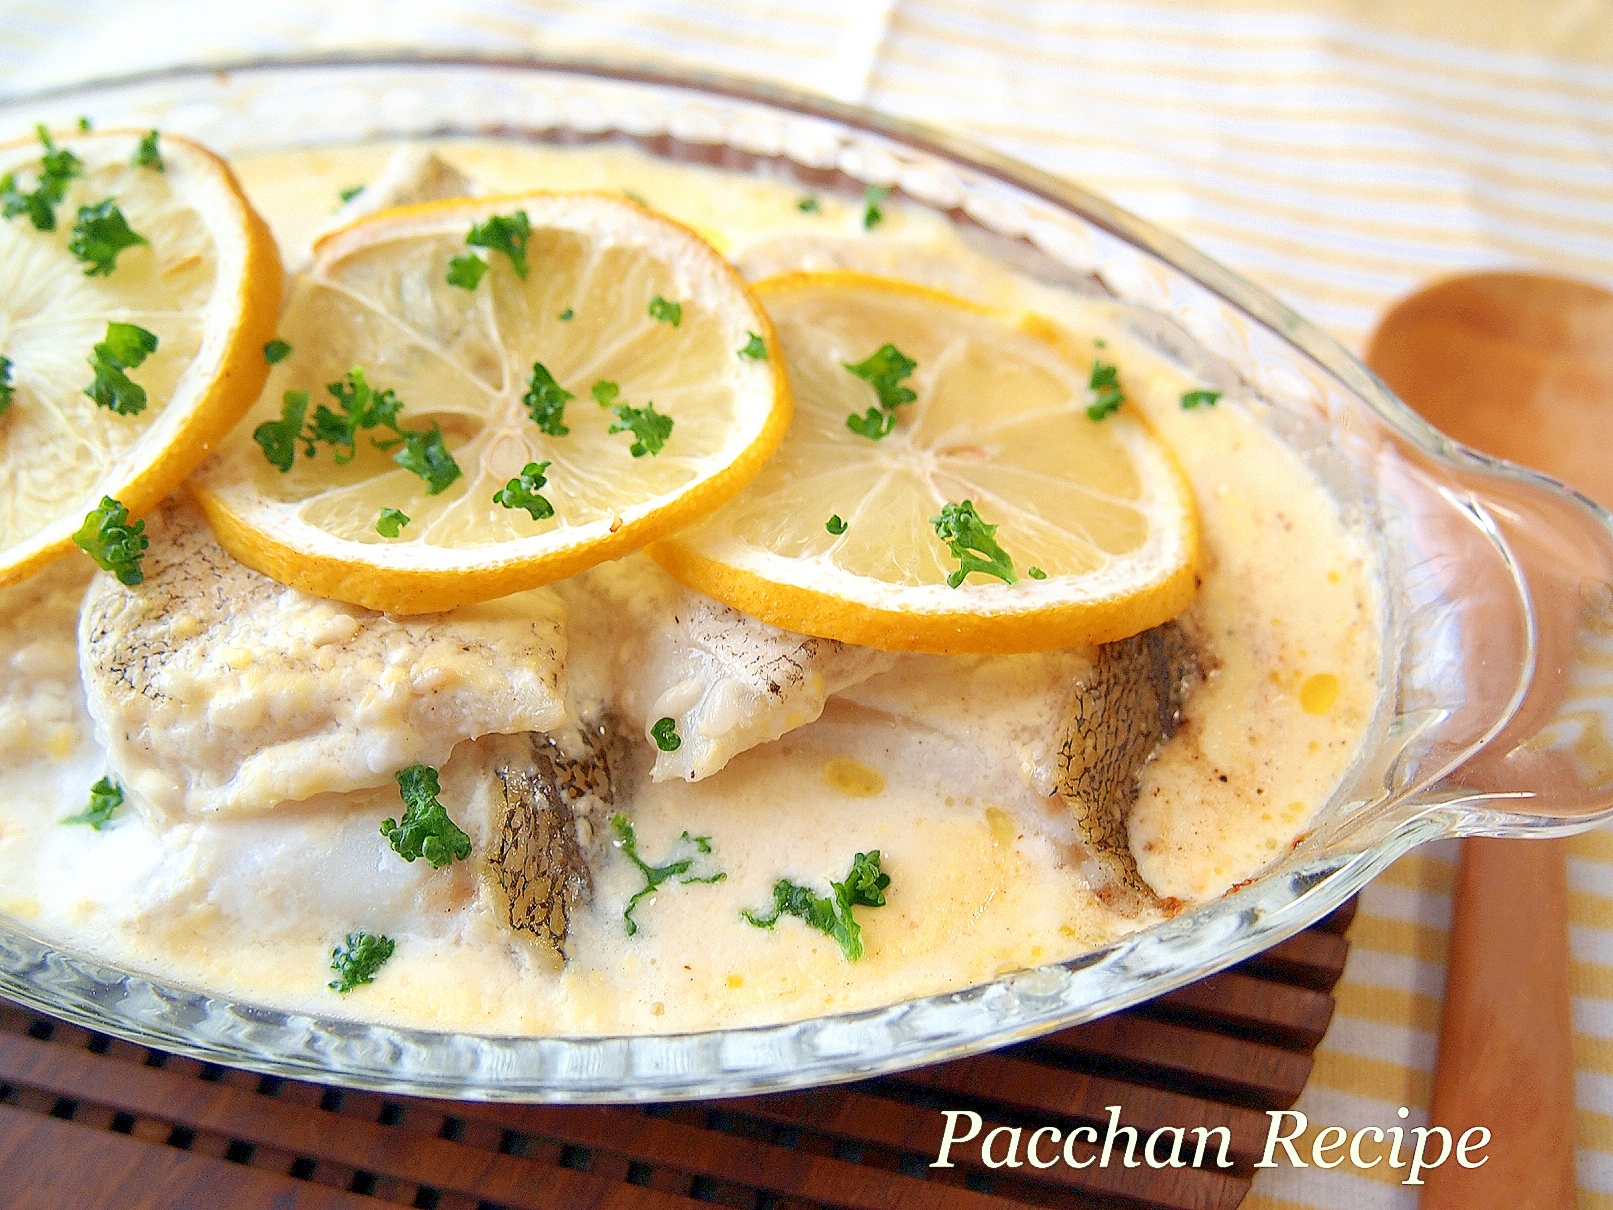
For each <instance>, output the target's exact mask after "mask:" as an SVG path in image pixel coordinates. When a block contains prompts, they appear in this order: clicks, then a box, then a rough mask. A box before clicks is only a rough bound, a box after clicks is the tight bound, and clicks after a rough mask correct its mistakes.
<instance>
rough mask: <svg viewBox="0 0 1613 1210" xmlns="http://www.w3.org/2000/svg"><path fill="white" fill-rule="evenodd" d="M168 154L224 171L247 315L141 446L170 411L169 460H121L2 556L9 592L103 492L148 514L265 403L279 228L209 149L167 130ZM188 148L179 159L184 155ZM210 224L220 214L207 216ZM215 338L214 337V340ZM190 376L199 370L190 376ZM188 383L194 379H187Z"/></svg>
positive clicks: (116, 134) (117, 131) (233, 253)
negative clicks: (195, 386) (213, 366)
mask: <svg viewBox="0 0 1613 1210" xmlns="http://www.w3.org/2000/svg"><path fill="white" fill-rule="evenodd" d="M145 133H146V132H145V131H144V130H136V129H132V128H111V127H109V128H107V129H106V130H98V131H93V132H88V133H70V132H65V131H64V132H59V133H54V134H53V137H54V138H55V139H56V141H57V144H58V145H60V146H66V147H70V146H72V145H75V144H76V145H78V146H84V145H85V144H86V143H88V142H89V141H91V140H104V139H117V138H122V139H130V138H132V139H134V140H135V142H136V143H138V141H139V139H140V138H141V136H143V135H144V134H145ZM162 138H163V149H164V154H165V158H167V159H169V161H170V162H169V165H168V168H167V171H170V172H175V171H184V170H186V169H187V168H188V165H187V164H186V160H187V159H188V158H189V157H195V159H196V161H197V162H199V163H201V164H203V165H205V166H206V167H207V168H208V169H209V170H211V171H212V172H214V173H216V176H215V177H214V182H213V183H214V184H216V185H218V186H220V187H221V189H222V198H221V200H222V201H224V202H225V203H226V205H227V208H228V209H229V210H231V211H232V212H233V213H234V214H235V216H236V217H237V219H238V220H239V222H240V227H239V230H241V231H242V232H243V233H244V235H245V242H244V246H243V247H242V248H241V249H239V250H236V249H234V248H232V246H231V244H230V243H229V242H221V241H220V240H218V239H217V238H216V229H211V228H210V230H213V233H214V235H215V238H214V241H213V242H214V246H215V248H216V249H217V250H218V257H219V263H218V272H219V276H220V278H225V277H226V276H227V271H228V269H229V267H230V265H231V262H232V260H233V259H234V258H236V257H237V256H238V260H239V264H240V269H239V271H238V277H237V280H238V281H239V283H240V286H239V289H238V290H237V291H236V293H235V308H236V309H235V313H236V315H237V316H238V317H240V318H239V319H238V321H237V323H236V324H235V326H234V327H233V328H232V329H231V330H230V331H229V333H228V335H227V336H225V337H224V338H223V339H222V342H221V343H222V345H223V348H222V350H221V351H220V352H219V353H218V354H217V358H218V360H217V366H218V368H217V370H216V371H215V372H214V373H213V374H212V375H211V376H210V377H209V378H208V379H207V380H206V386H205V387H204V388H203V390H202V393H201V396H200V397H199V398H198V399H197V400H196V402H194V403H192V404H189V405H186V404H180V405H179V406H177V407H176V406H175V401H174V400H172V399H170V400H169V401H168V403H167V404H166V405H165V407H164V410H163V415H162V416H160V417H158V419H157V421H156V423H154V424H153V425H152V427H151V429H149V430H147V432H146V433H144V434H142V436H141V438H140V441H139V442H137V443H136V445H135V447H134V449H135V450H139V449H140V447H141V445H144V444H145V443H146V442H147V440H148V438H149V437H150V434H151V433H153V432H156V431H158V430H159V429H160V427H161V425H162V423H163V420H164V418H165V417H167V416H169V415H173V416H175V417H178V420H177V422H176V423H175V425H174V431H173V432H172V433H171V434H170V435H169V436H168V437H167V439H166V440H165V441H163V442H161V445H160V448H161V450H162V453H161V455H160V456H158V457H156V458H153V459H150V460H149V461H146V462H145V464H144V465H138V466H137V468H136V469H133V470H130V469H129V463H130V462H131V461H134V460H133V459H131V458H129V457H128V456H125V457H124V458H121V459H119V460H118V461H117V462H114V463H113V464H112V466H111V467H110V468H109V469H108V470H107V472H106V473H105V474H103V475H102V476H101V477H100V478H99V479H98V480H97V481H96V482H95V483H94V484H93V485H92V486H91V488H89V489H87V490H86V491H85V492H84V495H83V499H82V500H81V502H80V504H79V505H77V506H70V507H69V511H68V512H66V513H64V514H63V515H62V516H60V517H58V518H57V519H56V520H55V521H52V522H51V523H50V524H49V525H47V526H45V527H44V528H43V529H41V530H39V531H38V532H37V533H34V534H32V535H30V536H29V537H28V538H25V539H24V540H23V541H21V542H19V543H17V544H16V545H14V546H12V547H10V548H9V549H7V550H5V551H3V552H0V587H5V586H6V585H9V584H16V583H19V582H21V581H22V580H25V579H27V578H28V577H29V576H31V575H33V574H34V573H35V572H37V571H40V570H41V569H43V568H44V567H46V566H47V565H49V564H50V563H53V562H55V561H56V560H57V559H59V558H62V557H63V556H64V555H67V554H69V553H71V552H72V551H74V550H76V549H77V548H76V547H75V546H74V545H73V533H74V531H75V530H77V529H78V528H79V526H80V525H82V524H83V522H84V514H85V513H87V512H88V511H89V510H90V509H91V508H93V507H94V506H95V504H96V503H97V502H98V501H99V500H100V498H101V497H102V496H103V495H106V496H112V497H114V498H115V499H117V500H119V501H120V502H121V503H122V504H123V505H124V506H125V507H126V508H127V509H128V510H129V513H130V515H131V516H134V517H138V516H140V515H142V514H143V513H145V512H147V511H149V510H150V509H151V508H152V507H154V506H155V505H156V503H157V502H158V501H159V500H161V499H163V498H164V497H165V496H167V495H169V494H170V493H171V492H173V491H174V489H175V488H177V487H178V486H179V485H180V484H181V483H182V482H184V480H185V479H186V478H187V477H188V476H189V475H190V474H191V473H192V472H193V471H195V470H196V468H197V467H198V466H200V465H201V464H202V462H203V461H205V460H206V458H207V456H208V454H210V453H211V452H212V450H213V448H214V447H215V446H216V445H217V444H218V443H219V442H220V441H222V440H223V439H224V437H225V435H226V434H228V433H229V431H230V430H231V429H232V428H234V427H235V424H236V422H237V421H238V420H240V418H241V417H242V416H244V415H245V414H246V413H247V411H248V410H250V408H251V407H252V405H253V404H254V403H255V402H256V401H257V398H258V395H259V393H260V392H261V391H262V390H263V384H264V382H265V381H266V380H267V379H268V376H269V365H268V363H267V362H266V361H264V359H263V345H264V344H265V343H267V342H268V341H270V340H272V339H273V338H274V334H275V326H276V324H277V323H278V321H279V317H280V296H281V290H282V287H283V284H284V279H285V274H284V270H283V269H282V267H281V261H280V249H279V246H278V245H277V244H276V243H275V239H274V236H273V234H272V233H271V232H270V230H269V225H268V223H266V222H265V221H264V220H263V218H262V216H261V215H259V214H258V212H257V211H256V210H255V209H253V207H252V205H251V203H250V202H249V201H248V200H247V198H246V194H245V192H244V191H243V190H242V188H241V185H240V182H239V181H238V180H237V179H236V176H235V173H234V171H233V170H232V169H231V168H230V166H229V164H228V163H227V162H226V161H225V160H223V159H222V158H221V157H219V156H217V155H215V154H213V152H211V151H209V150H208V149H207V148H205V147H203V146H201V144H199V143H194V142H192V141H190V140H189V139H186V138H183V137H181V136H179V135H174V134H168V133H167V132H164V134H163V136H162ZM31 145H37V143H36V140H34V139H31V138H29V139H16V140H12V141H10V142H8V143H5V144H0V157H3V156H5V155H6V154H7V153H8V152H11V151H14V150H16V149H18V148H20V147H24V146H31ZM175 148H179V149H182V150H181V153H180V154H175V151H174V149H175ZM197 213H198V214H201V215H202V217H203V218H204V220H205V219H206V218H207V217H208V214H210V213H211V211H207V212H204V211H202V210H197ZM211 335H212V334H211V333H210V334H209V336H210V337H211ZM213 343H220V342H218V341H217V339H216V338H213V339H208V340H204V341H203V344H202V347H201V348H200V349H199V350H198V351H197V355H196V362H198V363H199V362H201V360H202V358H203V357H204V356H206V355H207V353H208V351H209V349H210V348H211V346H212V344H213ZM186 374H187V376H188V375H189V374H190V371H189V370H187V372H186ZM181 381H182V382H183V381H184V379H181Z"/></svg>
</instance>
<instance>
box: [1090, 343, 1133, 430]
mask: <svg viewBox="0 0 1613 1210" xmlns="http://www.w3.org/2000/svg"><path fill="white" fill-rule="evenodd" d="M1087 387H1088V389H1090V390H1091V391H1092V404H1091V406H1090V407H1088V408H1087V419H1088V420H1102V419H1103V418H1104V417H1105V416H1112V415H1114V414H1115V413H1116V412H1118V411H1119V410H1120V405H1121V404H1123V403H1125V402H1126V393H1125V392H1124V391H1123V390H1121V389H1120V369H1119V367H1118V366H1111V365H1105V364H1104V362H1103V359H1102V358H1097V359H1095V360H1094V361H1093V363H1092V375H1091V377H1090V378H1088V379H1087Z"/></svg>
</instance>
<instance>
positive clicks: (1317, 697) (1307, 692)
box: [1299, 672, 1339, 714]
mask: <svg viewBox="0 0 1613 1210" xmlns="http://www.w3.org/2000/svg"><path fill="white" fill-rule="evenodd" d="M1338 700H1339V678H1338V677H1336V676H1334V675H1333V674H1332V673H1331V672H1318V673H1317V674H1316V675H1315V676H1311V677H1307V678H1306V679H1305V683H1304V684H1303V685H1301V686H1300V687H1299V704H1300V705H1301V706H1303V707H1305V713H1306V714H1326V713H1327V712H1328V711H1329V710H1331V709H1333V703H1334V702H1336V701H1338Z"/></svg>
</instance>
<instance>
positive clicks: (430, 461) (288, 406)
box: [252, 366, 461, 496]
mask: <svg viewBox="0 0 1613 1210" xmlns="http://www.w3.org/2000/svg"><path fill="white" fill-rule="evenodd" d="M325 389H326V390H327V391H329V392H330V394H331V397H332V398H333V399H335V400H336V402H337V403H339V404H341V407H342V410H341V411H340V412H334V411H332V410H331V409H330V408H328V407H326V406H325V405H324V404H320V405H319V406H318V407H316V408H315V409H314V416H313V419H312V420H310V421H308V424H307V427H306V428H305V427H304V426H303V420H304V418H305V417H306V416H307V411H308V392H307V391H287V392H286V393H285V395H283V396H282V397H281V405H280V419H279V420H268V421H265V422H264V423H262V424H260V425H258V427H257V428H255V429H253V430H252V439H253V440H254V441H256V442H257V443H258V445H259V447H261V448H262V450H263V456H264V457H265V458H267V459H268V460H269V465H271V466H275V467H278V468H279V469H280V470H282V471H289V470H290V469H291V466H292V463H293V462H294V461H295V459H296V449H297V445H298V443H301V444H302V446H303V451H302V452H303V455H304V456H305V457H308V458H312V457H313V456H314V453H315V451H316V450H317V449H318V448H319V446H320V445H322V444H323V445H328V446H330V447H331V457H332V458H334V459H335V461H336V465H337V466H345V465H346V464H347V463H349V462H351V461H352V460H353V458H354V456H355V455H356V454H357V452H358V451H357V445H358V434H359V433H360V431H362V430H365V429H373V428H380V427H384V428H388V429H390V430H391V431H392V432H393V433H394V434H395V436H393V437H391V438H388V439H387V440H386V441H374V442H372V444H374V446H375V448H376V449H378V450H390V449H393V448H394V447H397V446H401V447H402V448H401V449H399V450H398V452H397V453H395V454H393V455H392V461H394V462H396V463H397V464H398V465H399V466H401V467H402V468H403V469H404V470H406V471H412V472H414V473H415V474H416V475H419V476H420V478H422V479H424V480H425V482H426V494H427V495H428V496H435V495H436V494H437V493H438V492H441V491H443V490H445V489H446V488H447V487H448V486H449V485H450V484H451V483H453V482H454V481H455V480H456V479H458V478H459V476H460V473H461V472H460V469H459V463H457V462H455V461H454V456H453V454H451V453H450V452H449V450H448V445H447V443H446V442H445V441H444V440H443V435H442V430H441V429H440V428H438V427H437V425H436V423H435V422H433V424H432V426H431V427H430V428H429V429H405V428H401V427H399V425H398V414H399V413H400V412H402V411H403V401H402V400H401V399H399V398H398V396H397V393H396V392H395V391H392V390H390V389H382V390H376V389H375V388H374V387H372V386H370V384H369V382H368V380H367V379H366V378H365V377H364V371H363V369H362V368H360V367H359V366H354V367H353V368H352V369H351V370H349V371H348V372H347V377H346V378H345V379H344V380H341V381H338V382H330V383H326V384H325Z"/></svg>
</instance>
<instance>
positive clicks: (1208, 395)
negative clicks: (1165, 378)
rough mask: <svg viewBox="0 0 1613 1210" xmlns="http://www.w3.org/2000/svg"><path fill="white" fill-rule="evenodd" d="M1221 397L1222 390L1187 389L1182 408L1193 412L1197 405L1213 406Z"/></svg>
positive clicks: (1183, 396)
mask: <svg viewBox="0 0 1613 1210" xmlns="http://www.w3.org/2000/svg"><path fill="white" fill-rule="evenodd" d="M1220 398H1221V392H1220V391H1186V392H1184V393H1183V395H1182V410H1183V411H1184V412H1191V411H1192V410H1193V409H1194V408H1196V407H1207V408H1213V407H1214V406H1215V405H1216V402H1217V401H1218V400H1219V399H1220Z"/></svg>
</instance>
